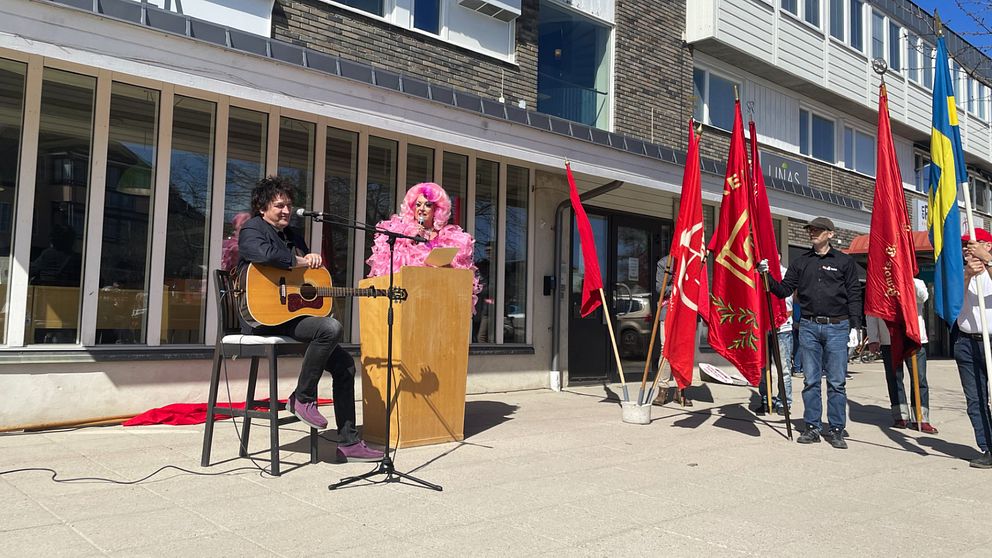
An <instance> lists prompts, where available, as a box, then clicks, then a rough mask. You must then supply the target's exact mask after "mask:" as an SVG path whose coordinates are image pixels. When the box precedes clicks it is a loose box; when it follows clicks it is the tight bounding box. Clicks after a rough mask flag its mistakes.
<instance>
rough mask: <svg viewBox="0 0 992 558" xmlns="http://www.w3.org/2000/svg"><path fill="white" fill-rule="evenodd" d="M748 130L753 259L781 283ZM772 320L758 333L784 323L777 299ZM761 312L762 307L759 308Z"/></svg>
mask: <svg viewBox="0 0 992 558" xmlns="http://www.w3.org/2000/svg"><path fill="white" fill-rule="evenodd" d="M748 130H749V131H750V133H751V186H752V192H751V226H752V227H754V240H755V244H757V246H756V250H755V252H756V254H755V258H756V259H757V260H758V261H761V260H768V273H769V274H770V275H771V277H772V279H775V280H776V281H778V282H782V259H781V258H780V257H779V253H778V243H777V242H775V225H774V224H772V210H771V208H770V207H769V206H768V192H767V191H766V190H765V177H764V172H762V168H761V158H760V157H759V156H758V131H757V128H756V127H755V125H754V121H753V120H751V121H749V122H748ZM758 288H759V289H760V290H761V298H762V300H765V299H766V298H767V295H766V294H765V293H766V291H765V282H764V281H759V282H758ZM771 301H772V320H771V324H770V325H769V326H764V325H763V326H762V331H768V329H776V330H777V329H778V327H779V326H781V325H782V324H784V323H785V321H786V320H787V319H789V316H788V315H787V313H786V310H785V300H784V299H781V298H779V297H777V296H773V297H771ZM761 309H762V310H765V309H766V306H762V307H761ZM765 314H767V311H763V312H761V315H762V317H763V318H762V324H764V323H767V321H768V320H767V319H765V318H764V315H765Z"/></svg>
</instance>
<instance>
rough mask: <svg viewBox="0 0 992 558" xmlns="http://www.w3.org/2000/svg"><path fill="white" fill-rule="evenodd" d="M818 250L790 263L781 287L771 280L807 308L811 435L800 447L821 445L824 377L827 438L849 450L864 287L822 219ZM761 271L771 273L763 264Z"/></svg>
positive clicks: (804, 328)
mask: <svg viewBox="0 0 992 558" xmlns="http://www.w3.org/2000/svg"><path fill="white" fill-rule="evenodd" d="M805 228H806V230H807V231H808V232H809V239H810V241H811V242H812V244H813V247H812V248H811V249H810V250H809V251H808V252H806V253H804V254H802V255H801V256H799V257H798V258H796V259H795V260H793V261H791V262H790V263H789V269H788V270H787V271H786V272H785V277H783V278H782V282H781V283H779V282H777V281H775V280H774V279H772V278H771V277H768V286H769V290H771V292H772V294H774V295H775V296H777V297H779V298H785V297H787V296H789V294H791V293H792V292H793V291H795V292H796V297H797V298H798V299H799V304H800V305H801V306H802V309H803V312H802V318H801V320H800V325H799V350H800V352H801V354H802V361H803V373H804V374H805V381H806V383H805V387H803V407H804V409H803V420H804V421H805V422H806V430H805V431H804V432H803V434H802V435H801V436H800V437H799V439H798V440H797V441H798V442H799V443H800V444H812V443H816V442H819V441H820V430H821V429H822V424H821V422H820V419H821V417H822V415H823V409H822V407H823V402H822V401H823V400H822V398H821V395H820V389H821V387H820V384H821V380H820V379H821V377H822V376H823V375H824V374H826V376H827V419H828V420H829V421H830V432H829V433H827V434H825V435H824V437H826V438H827V441H829V442H830V445H832V446H833V447H835V448H840V449H845V448H847V442H846V441H844V427H845V426H846V424H847V387H846V384H847V380H846V375H847V340H848V337H849V335H850V332H851V328H852V327H855V328H856V327H859V325H860V320H861V283H860V282H859V281H858V274H857V271H856V267H855V266H856V265H857V264H855V263H854V259H853V258H851V256H849V255H847V254H845V253H843V252H841V251H840V250H837V249H836V248H834V247H833V246H831V245H830V239H831V238H833V236H834V224H833V222H832V221H831V220H830V219H827V218H826V217H817V218H816V219H813V220H812V221H810V222H809V223H808V224H807V225H806V227H805ZM758 271H760V272H762V273H765V272H767V271H768V262H767V261H766V260H762V261H761V262H760V263H759V264H758Z"/></svg>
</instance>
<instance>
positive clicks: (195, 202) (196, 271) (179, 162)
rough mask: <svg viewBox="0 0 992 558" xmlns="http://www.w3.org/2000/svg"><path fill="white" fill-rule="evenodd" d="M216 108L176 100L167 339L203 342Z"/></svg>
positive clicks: (164, 309) (167, 266) (164, 335)
mask: <svg viewBox="0 0 992 558" xmlns="http://www.w3.org/2000/svg"><path fill="white" fill-rule="evenodd" d="M215 111H216V107H215V105H214V103H211V102H208V101H201V100H199V99H191V98H188V97H180V96H176V98H175V101H174V106H173V116H172V156H171V159H170V167H169V168H170V170H169V215H168V226H167V232H166V243H165V293H164V296H165V300H164V302H163V305H162V339H161V341H162V343H163V344H170V343H203V342H204V328H203V325H204V311H205V307H206V298H207V289H206V285H207V277H208V275H207V273H208V269H207V265H208V260H207V255H208V252H207V245H208V235H209V226H208V223H209V215H210V195H211V191H212V188H211V183H212V180H211V177H212V175H213V152H214V151H213V146H214V119H215V114H216V112H215Z"/></svg>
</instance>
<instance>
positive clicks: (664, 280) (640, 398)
mask: <svg viewBox="0 0 992 558" xmlns="http://www.w3.org/2000/svg"><path fill="white" fill-rule="evenodd" d="M671 271H672V251H671V249H669V251H668V263H667V264H665V272H664V273H663V274H662V276H661V292H660V293H658V309H657V310H655V313H654V324H652V325H651V338H650V339H649V340H648V355H647V356H646V357H644V374H643V375H642V376H641V391H639V392H638V393H637V404H638V405H643V404H645V403H647V402H648V401H647V400H645V399H644V388H645V386H647V384H648V372H649V371H650V370H651V353H652V352H653V349H654V340H655V337H657V335H658V322H659V321H661V307H662V305H664V303H665V288H666V287H668V279H669V277H670V276H671ZM658 375H661V368H660V367H659V368H658Z"/></svg>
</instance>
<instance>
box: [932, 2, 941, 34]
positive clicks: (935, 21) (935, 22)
mask: <svg viewBox="0 0 992 558" xmlns="http://www.w3.org/2000/svg"><path fill="white" fill-rule="evenodd" d="M933 27H934V31H936V33H937V36H938V37H943V36H944V24H943V23H941V22H940V14H938V13H937V9H936V8H934V10H933Z"/></svg>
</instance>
